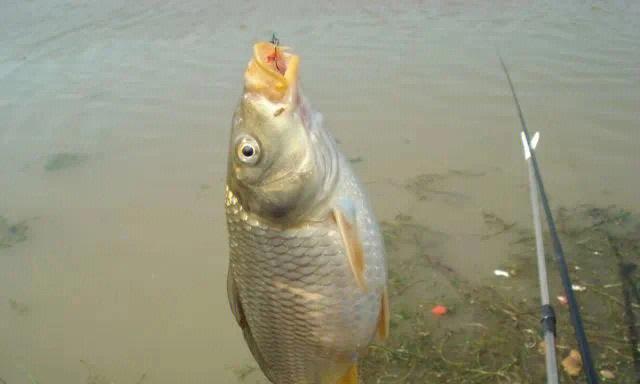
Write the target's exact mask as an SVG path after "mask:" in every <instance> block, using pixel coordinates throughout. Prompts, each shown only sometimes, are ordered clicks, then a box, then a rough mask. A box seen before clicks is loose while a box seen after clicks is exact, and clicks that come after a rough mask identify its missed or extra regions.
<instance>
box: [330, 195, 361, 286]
mask: <svg viewBox="0 0 640 384" xmlns="http://www.w3.org/2000/svg"><path fill="white" fill-rule="evenodd" d="M343 205H344V204H343ZM349 208H351V209H349ZM332 214H333V219H334V220H335V222H336V224H337V226H338V230H339V232H340V236H341V237H342V241H343V243H344V247H345V250H346V254H347V258H348V259H349V265H350V266H351V272H353V277H354V278H355V279H356V283H357V284H358V286H359V287H360V288H362V290H363V291H366V290H367V285H366V282H365V280H364V249H363V247H362V242H361V241H360V236H358V228H357V227H356V221H355V214H354V212H353V209H352V207H351V205H347V206H346V207H345V206H341V207H338V208H334V209H333V210H332Z"/></svg>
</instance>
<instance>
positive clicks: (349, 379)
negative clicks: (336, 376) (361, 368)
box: [336, 364, 358, 384]
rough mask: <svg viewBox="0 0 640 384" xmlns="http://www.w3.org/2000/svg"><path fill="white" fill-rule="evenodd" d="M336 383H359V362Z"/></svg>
mask: <svg viewBox="0 0 640 384" xmlns="http://www.w3.org/2000/svg"><path fill="white" fill-rule="evenodd" d="M336 384H358V364H353V365H352V366H351V368H349V370H348V371H347V373H346V374H345V375H344V376H342V378H340V380H338V382H337V383H336Z"/></svg>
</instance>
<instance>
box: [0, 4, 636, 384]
mask: <svg viewBox="0 0 640 384" xmlns="http://www.w3.org/2000/svg"><path fill="white" fill-rule="evenodd" d="M273 31H276V32H277V33H278V35H279V37H280V39H281V41H282V43H283V44H285V45H290V46H292V47H294V48H295V50H296V52H298V53H299V54H300V55H301V57H302V67H301V76H302V82H303V86H304V89H305V92H306V95H307V96H308V97H309V99H310V100H311V102H312V103H313V105H314V106H315V107H316V108H317V109H318V110H320V111H322V112H323V113H324V115H325V117H326V121H327V123H328V125H329V127H330V129H331V130H332V132H333V133H334V134H335V136H336V137H337V138H338V139H339V141H340V143H341V146H342V148H343V150H344V151H345V152H346V153H348V155H349V156H351V157H353V158H354V159H358V158H359V160H361V161H358V162H356V163H355V165H354V167H355V168H356V172H357V173H358V174H359V175H360V176H361V178H362V179H363V180H364V181H365V182H366V183H367V186H368V190H369V193H370V196H371V198H372V200H373V205H374V207H375V210H376V212H377V214H378V216H379V217H380V218H381V219H383V220H391V219H393V218H394V217H396V215H397V214H399V213H407V212H411V214H412V216H414V219H415V220H416V221H419V222H420V223H422V224H424V225H427V226H428V227H429V228H430V229H431V230H433V231H434V233H439V234H444V235H446V240H443V241H442V244H441V246H440V251H439V252H440V253H439V254H438V257H439V258H440V259H442V260H445V261H446V263H447V264H448V265H449V266H451V267H452V268H454V269H456V270H457V271H458V273H460V274H461V275H462V276H464V277H465V278H467V279H469V280H470V281H474V282H478V283H483V282H485V281H494V280H495V278H494V277H493V275H492V271H493V269H495V268H496V267H497V266H499V265H501V264H504V263H505V262H508V258H509V252H508V250H509V244H508V242H507V241H505V239H504V238H501V237H499V236H498V237H491V238H490V239H483V236H482V234H486V233H487V224H486V222H485V221H486V220H484V219H483V213H485V214H486V213H490V214H492V215H494V214H495V215H497V216H499V217H501V218H503V219H505V221H508V222H513V223H518V225H521V226H523V227H526V226H527V225H529V226H530V223H529V221H530V218H529V214H530V207H529V200H528V195H527V193H528V192H527V185H526V183H527V175H526V166H525V164H524V162H523V161H522V155H521V147H520V142H519V138H518V136H517V129H518V122H517V119H516V115H515V110H514V106H513V102H512V99H511V96H510V94H509V92H508V87H507V84H506V81H505V78H504V75H503V73H502V72H501V69H500V66H499V63H498V60H497V56H496V49H499V50H500V52H501V53H502V55H503V56H504V58H505V60H506V61H507V64H508V65H509V67H510V68H511V72H512V76H513V79H514V82H515V85H516V89H517V91H518V93H519V96H520V99H521V103H522V105H523V108H524V111H525V115H526V118H527V120H528V124H529V127H530V129H531V130H534V131H535V130H539V131H541V134H542V138H541V143H540V146H539V150H538V154H539V155H538V156H539V159H540V163H541V164H540V165H541V167H542V170H543V173H544V177H545V182H546V183H547V185H546V187H547V189H548V191H549V192H550V194H551V198H552V204H553V205H554V206H556V207H558V206H576V205H578V204H583V203H588V204H595V205H608V204H616V205H618V206H621V207H625V208H626V209H629V210H632V211H636V212H638V211H640V202H639V200H638V196H640V182H639V181H638V180H639V179H638V177H637V175H638V169H640V152H639V151H638V144H640V131H639V130H638V128H639V124H640V6H639V5H638V3H636V2H625V1H610V2H597V1H596V2H592V3H589V4H587V3H584V2H578V1H570V2H567V3H565V4H557V3H556V2H547V1H540V2H535V4H530V2H524V1H522V2H515V3H513V2H511V3H499V4H497V3H494V2H481V3H477V4H472V5H470V4H465V2H420V1H411V2H406V3H405V4H403V5H389V4H386V2H378V3H371V2H356V1H354V2H348V3H346V4H343V2H338V1H336V2H326V3H323V4H312V3H311V2H309V3H307V4H298V3H292V2H278V1H270V2H261V1H260V2H259V1H249V2H245V3H243V4H231V3H226V2H222V3H219V4H214V3H213V2H208V1H200V0H191V1H153V2H145V3H144V4H143V3H131V2H125V1H113V2H110V3H109V4H105V3H104V2H84V1H68V2H62V1H48V2H35V1H13V0H9V1H5V2H3V4H2V5H0V191H1V193H0V215H2V216H3V217H6V218H7V220H8V222H9V223H21V222H23V221H24V223H25V225H27V226H28V230H27V232H26V235H25V236H26V240H24V241H17V242H15V244H12V246H10V247H5V248H1V249H0V378H2V379H3V380H4V381H5V382H7V383H10V384H14V383H30V382H33V380H35V381H37V382H38V383H83V382H87V377H88V376H89V379H93V380H94V381H95V382H98V381H99V380H98V379H97V378H101V379H104V380H105V381H104V382H110V381H113V382H115V383H136V382H138V380H139V379H140V378H141V377H142V375H143V374H146V376H145V378H144V379H143V381H146V380H149V382H154V383H174V382H192V383H205V382H228V383H235V382H240V379H239V373H240V376H242V375H241V373H242V372H243V370H245V371H247V370H248V368H247V366H251V365H252V364H254V363H253V360H252V358H251V357H250V355H249V353H248V351H247V349H246V347H245V345H244V342H243V340H242V336H241V332H240V330H239V329H238V328H237V326H236V324H235V322H234V320H233V318H232V316H231V314H230V312H229V309H228V305H227V298H226V286H225V276H226V264H227V245H226V233H225V231H226V229H225V225H224V218H223V210H222V207H223V202H222V192H223V183H224V177H225V176H224V175H225V165H226V151H227V135H228V129H229V124H230V119H231V114H232V111H233V108H234V106H235V104H236V102H237V100H238V97H239V95H240V92H241V86H242V73H243V70H244V67H245V65H246V63H247V61H248V59H249V56H250V54H251V45H252V44H253V42H254V41H256V40H258V39H268V38H270V36H271V33H272V32H273ZM420 175H423V176H422V179H420V178H418V179H416V177H420ZM424 175H431V177H427V178H426V179H425V177H424ZM421 180H422V181H421ZM425 180H426V182H425ZM412 183H413V184H414V185H416V186H418V187H421V188H422V189H424V188H425V187H429V188H431V189H432V190H433V191H431V192H430V193H428V194H426V195H424V196H422V198H423V199H420V198H419V197H420V196H418V195H419V193H420V188H406V187H405V185H406V184H412ZM416 192H417V193H416ZM485 218H486V217H485ZM415 300H417V301H419V300H420V297H419V296H417V297H416V299H415ZM11 303H14V304H15V305H12V304H11ZM417 304H418V302H416V305H417ZM423 304H425V305H428V304H429V303H423ZM21 306H24V307H21ZM20 309H24V311H21V310H20ZM82 361H83V362H84V363H83V362H82ZM107 378H108V379H107ZM247 379H248V380H252V381H251V382H258V383H264V382H265V381H264V379H262V378H261V377H260V376H259V374H257V373H255V372H254V373H251V374H250V375H249V376H248V377H247Z"/></svg>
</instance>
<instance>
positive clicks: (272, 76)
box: [244, 42, 300, 103]
mask: <svg viewBox="0 0 640 384" xmlns="http://www.w3.org/2000/svg"><path fill="white" fill-rule="evenodd" d="M288 50H289V48H288V47H283V46H280V45H277V44H273V43H270V42H259V43H256V44H255V45H254V46H253V57H252V58H251V61H249V65H248V66H247V70H246V71H245V74H244V78H245V90H246V92H250V93H255V94H258V95H262V96H264V97H266V98H267V99H269V100H270V101H272V102H285V103H286V102H289V103H290V102H292V101H293V100H295V93H296V88H297V82H298V65H299V62H300V58H299V57H298V55H295V54H292V53H290V52H287V51H288Z"/></svg>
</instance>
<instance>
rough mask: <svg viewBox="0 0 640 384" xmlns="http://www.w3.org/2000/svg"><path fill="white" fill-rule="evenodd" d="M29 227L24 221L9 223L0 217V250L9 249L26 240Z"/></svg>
mask: <svg viewBox="0 0 640 384" xmlns="http://www.w3.org/2000/svg"><path fill="white" fill-rule="evenodd" d="M28 230H29V226H28V225H27V223H26V221H20V222H17V223H9V220H8V219H7V218H5V217H3V216H0V249H2V248H9V247H12V246H14V245H16V244H18V243H21V242H23V241H25V240H26V239H27V231H28Z"/></svg>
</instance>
